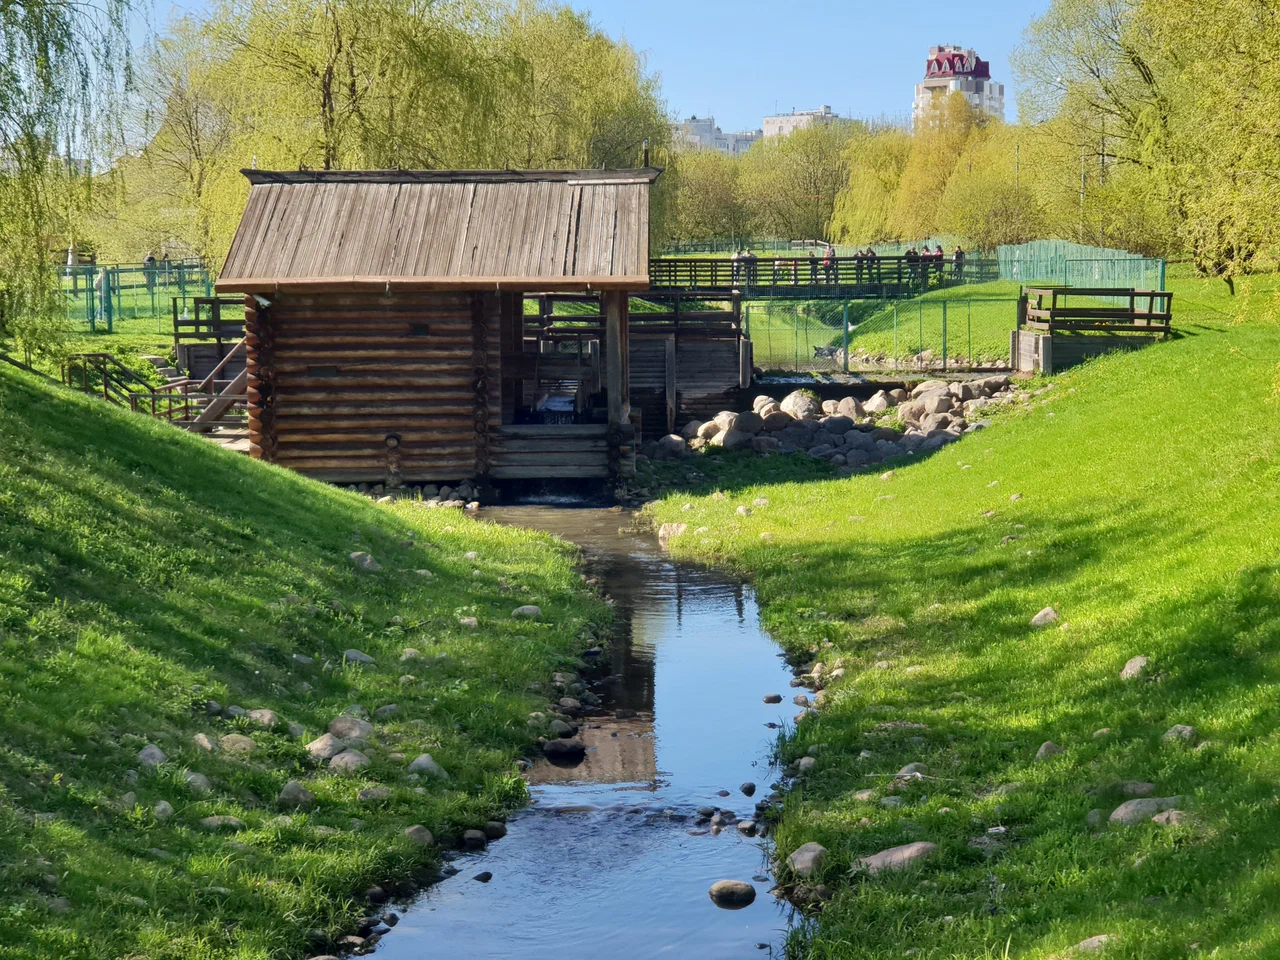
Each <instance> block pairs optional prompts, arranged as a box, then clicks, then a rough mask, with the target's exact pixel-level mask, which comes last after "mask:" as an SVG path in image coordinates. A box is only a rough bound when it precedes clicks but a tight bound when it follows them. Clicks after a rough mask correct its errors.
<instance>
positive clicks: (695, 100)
mask: <svg viewBox="0 0 1280 960" xmlns="http://www.w3.org/2000/svg"><path fill="white" fill-rule="evenodd" d="M571 3H572V5H573V6H574V7H576V8H578V9H580V10H587V11H590V13H591V14H592V17H593V18H594V20H595V21H596V23H598V24H599V26H601V27H602V28H603V29H604V30H605V31H606V32H607V33H609V34H610V35H612V36H615V37H617V36H624V37H625V38H626V39H627V40H628V41H629V42H630V43H631V45H632V46H634V47H635V48H636V49H638V50H640V51H642V52H644V53H645V54H647V56H648V62H649V67H650V69H652V70H656V71H657V72H658V73H659V74H661V77H662V89H663V93H664V94H665V96H666V98H667V103H668V105H669V107H670V108H671V112H672V113H674V114H677V115H678V117H679V118H681V119H683V118H684V117H687V116H689V115H690V114H697V115H698V116H706V115H707V114H713V115H714V116H715V118H716V122H717V123H719V125H720V126H721V127H722V128H723V129H724V130H725V131H730V130H735V131H736V130H739V129H755V128H757V127H759V126H760V119H761V118H762V117H763V116H765V115H766V114H771V113H774V112H775V107H776V111H777V112H781V113H788V112H790V111H791V109H792V108H798V109H809V108H813V107H817V106H820V105H822V104H830V106H831V108H832V109H833V110H835V111H836V112H838V113H841V114H845V115H852V116H855V117H861V116H879V115H880V114H888V115H890V116H893V115H897V114H910V112H911V96H912V88H913V87H914V86H915V84H916V83H918V82H919V81H920V79H921V78H922V77H923V75H924V62H925V57H926V56H927V55H928V52H929V47H931V46H933V45H934V44H943V43H957V44H960V45H962V46H965V47H973V48H974V49H975V50H977V52H978V56H980V57H982V59H984V60H989V61H991V71H992V77H993V79H995V80H999V81H1002V82H1003V83H1004V84H1005V101H1006V105H1007V110H1006V113H1007V118H1008V119H1009V120H1013V119H1015V118H1016V113H1017V109H1016V103H1017V91H1016V87H1015V85H1014V82H1013V76H1012V70H1011V69H1010V67H1009V54H1010V53H1011V52H1012V51H1013V49H1014V47H1015V46H1017V44H1018V42H1019V41H1020V40H1021V37H1022V31H1023V29H1024V28H1025V27H1026V26H1027V24H1028V23H1029V22H1030V21H1031V19H1032V18H1033V17H1035V16H1038V15H1039V14H1041V13H1043V12H1044V11H1045V10H1046V9H1047V8H1048V6H1049V0H967V2H966V0H906V2H893V0H875V2H871V3H868V2H865V0H844V2H840V0H809V2H805V0H800V2H795V0H791V2H776V3H769V2H760V0H737V2H730V0H643V2H640V0H571Z"/></svg>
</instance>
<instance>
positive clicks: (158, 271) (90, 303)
mask: <svg viewBox="0 0 1280 960" xmlns="http://www.w3.org/2000/svg"><path fill="white" fill-rule="evenodd" d="M54 269H55V270H56V276H57V278H58V282H59V284H60V285H61V287H62V294H63V303H64V305H65V308H66V311H67V319H68V320H70V321H71V323H72V326H73V327H75V328H76V329H77V330H81V331H88V332H90V333H123V332H132V333H164V332H165V331H166V330H169V329H171V328H172V325H173V321H172V316H173V298H174V297H178V298H180V299H181V300H182V301H183V302H186V301H188V300H191V299H193V298H195V297H208V296H210V295H211V293H212V290H213V278H212V277H211V276H210V274H209V271H208V269H207V268H206V267H205V266H204V264H203V263H201V262H200V261H198V260H160V261H157V262H156V263H154V264H141V263H113V264H102V265H97V264H84V265H81V266H67V267H56V268H54Z"/></svg>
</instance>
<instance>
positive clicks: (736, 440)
mask: <svg viewBox="0 0 1280 960" xmlns="http://www.w3.org/2000/svg"><path fill="white" fill-rule="evenodd" d="M753 439H755V438H754V437H752V436H751V434H749V433H743V432H742V431H741V430H729V431H727V432H726V433H720V434H717V435H716V438H715V439H714V440H712V441H711V444H712V446H716V447H724V448H725V449H726V450H745V449H746V448H747V447H749V446H751V441H752V440H753Z"/></svg>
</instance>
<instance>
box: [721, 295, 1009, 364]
mask: <svg viewBox="0 0 1280 960" xmlns="http://www.w3.org/2000/svg"><path fill="white" fill-rule="evenodd" d="M1017 318H1018V300H1017V298H1015V297H1004V298H989V299H988V298H974V299H955V300H914V301H906V302H901V301H892V302H884V301H851V302H847V303H839V302H831V301H807V302H800V303H797V302H787V301H757V302H753V303H750V304H747V305H744V307H743V327H744V333H745V334H746V336H747V337H748V338H749V339H750V340H751V342H752V349H753V352H754V357H755V366H757V367H759V368H760V369H761V370H766V371H771V370H772V371H787V372H793V373H805V372H808V373H851V372H859V371H880V370H903V371H908V370H910V371H939V372H945V371H964V370H991V369H996V370H1002V369H1008V368H1009V367H1010V364H1011V361H1010V357H1009V334H1010V332H1011V331H1012V330H1013V329H1014V328H1015V327H1016V326H1017Z"/></svg>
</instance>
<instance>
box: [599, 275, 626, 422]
mask: <svg viewBox="0 0 1280 960" xmlns="http://www.w3.org/2000/svg"><path fill="white" fill-rule="evenodd" d="M604 304H605V344H606V350H607V351H608V353H607V360H606V367H605V388H606V390H607V391H608V410H609V426H611V427H617V426H621V425H622V424H624V423H626V422H627V421H628V419H629V416H630V412H631V411H630V407H631V404H630V402H629V400H628V398H627V393H626V377H625V376H624V374H625V369H624V364H625V363H626V362H627V352H626V348H627V344H626V339H625V330H624V327H625V325H626V317H625V314H624V310H625V308H626V297H624V296H622V295H620V294H617V293H606V294H605V295H604Z"/></svg>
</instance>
